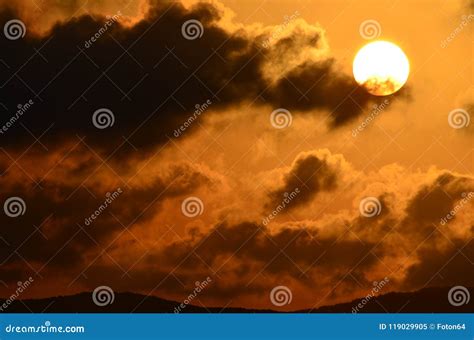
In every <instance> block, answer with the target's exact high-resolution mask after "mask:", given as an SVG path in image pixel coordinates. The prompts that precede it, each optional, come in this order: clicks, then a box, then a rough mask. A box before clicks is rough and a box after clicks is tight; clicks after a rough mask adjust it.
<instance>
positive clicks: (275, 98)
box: [0, 2, 374, 156]
mask: <svg viewBox="0 0 474 340" xmlns="http://www.w3.org/2000/svg"><path fill="white" fill-rule="evenodd" d="M219 16H220V13H219V12H218V10H217V9H216V8H214V7H213V6H211V5H209V4H200V5H197V6H195V7H193V8H192V9H191V10H186V9H185V8H184V7H183V6H182V5H181V4H179V3H167V2H165V3H162V2H157V3H155V4H154V6H153V7H152V8H151V9H150V11H149V13H148V15H147V16H146V17H145V18H144V19H143V20H141V21H139V22H138V23H137V24H136V25H134V26H131V27H125V26H122V25H121V24H120V23H112V24H111V25H109V26H107V25H105V22H106V18H100V17H97V18H96V19H93V18H92V17H90V16H82V17H79V18H74V19H71V20H69V21H67V22H64V23H60V24H57V25H56V26H54V27H53V29H52V30H51V32H50V33H49V34H47V35H46V36H44V37H36V36H32V35H29V34H27V35H26V37H25V38H23V39H19V40H8V39H6V38H4V37H2V39H0V50H1V51H2V64H1V65H0V72H1V75H2V79H3V80H2V84H0V86H1V90H2V104H3V108H4V109H5V111H4V112H3V113H2V119H3V122H4V123H5V122H6V121H8V120H9V119H10V118H11V116H12V115H14V114H15V111H16V108H17V106H18V105H19V104H24V103H26V102H28V101H29V100H30V99H31V100H33V102H34V105H33V106H32V107H31V108H29V110H28V111H27V112H25V113H24V114H23V115H22V116H21V118H20V119H19V120H18V121H17V122H16V123H15V124H13V126H12V127H10V128H9V129H8V131H6V132H5V133H4V134H2V135H1V136H0V138H1V140H2V145H4V146H5V147H8V148H15V147H19V146H21V145H22V144H29V143H31V142H32V141H34V139H32V136H31V134H30V132H32V133H33V134H34V135H35V136H40V135H41V134H42V133H43V132H44V131H45V130H46V129H47V128H48V127H50V130H48V132H46V133H45V135H44V136H43V137H42V141H43V142H44V143H46V144H47V145H50V146H51V147H53V146H54V145H56V143H57V142H58V141H60V140H63V139H68V138H71V136H75V135H76V134H77V135H81V136H86V138H87V140H88V141H89V142H90V143H92V144H93V145H94V146H96V147H97V149H98V150H101V151H104V150H107V153H111V152H112V151H114V156H120V155H122V154H124V153H127V154H130V153H133V152H135V153H136V152H140V153H142V154H143V152H144V151H146V150H149V149H151V148H152V147H153V146H154V145H156V144H159V143H163V142H164V141H166V140H167V137H166V136H167V135H169V136H171V135H172V132H173V130H174V129H175V128H177V127H178V126H180V125H181V124H182V123H183V122H184V121H185V120H186V119H187V118H188V117H189V116H190V115H191V114H192V111H193V109H194V106H195V105H196V104H201V103H204V102H205V101H206V100H208V99H210V100H211V101H212V102H213V104H212V105H213V107H212V108H213V109H214V108H215V109H222V108H226V107H228V106H230V105H235V104H239V103H241V102H243V101H252V102H254V101H255V103H256V104H268V105H270V106H272V107H284V108H286V109H289V110H295V111H307V112H310V111H311V112H314V111H317V110H324V111H328V112H330V114H331V122H332V123H331V124H332V125H334V126H338V125H340V124H343V123H345V122H347V121H349V120H350V119H352V118H354V117H356V116H357V115H359V114H361V112H362V111H363V110H364V108H365V107H367V105H368V103H369V102H370V101H371V100H373V99H374V97H373V96H370V95H369V94H367V93H366V92H365V91H364V90H363V89H362V88H361V87H359V86H357V84H356V83H355V82H354V80H353V79H352V77H351V76H349V75H345V74H343V73H341V72H340V70H338V69H337V66H336V65H335V61H334V60H332V59H327V60H321V61H310V60H308V61H306V62H305V63H303V64H300V65H297V66H295V67H291V68H289V69H286V70H283V73H282V74H280V75H278V77H277V78H276V79H275V80H269V78H268V77H267V76H268V74H266V73H267V71H266V65H267V64H268V59H269V56H272V58H274V57H275V53H277V54H278V55H282V56H284V55H285V54H289V53H294V51H295V50H298V48H301V49H303V48H307V47H308V46H304V44H312V45H316V43H317V42H318V41H319V39H321V36H320V35H318V34H315V33H314V32H308V33H305V32H304V31H301V29H299V30H296V31H295V33H294V34H296V33H298V35H299V37H300V38H299V39H296V40H293V39H292V38H285V39H281V41H277V42H276V43H275V44H274V46H273V45H272V46H271V47H269V48H262V46H261V44H260V41H261V40H262V39H263V38H265V37H266V35H263V34H262V33H255V32H245V31H237V32H235V33H233V34H230V33H228V32H227V31H225V30H224V29H222V28H220V27H219V25H218V23H217V22H218V20H219ZM16 17H17V14H15V13H13V12H11V11H6V10H5V11H3V12H2V14H1V15H0V25H4V24H5V23H6V22H7V21H8V20H10V19H12V18H16ZM191 19H196V20H199V21H200V22H201V23H202V25H203V27H204V33H203V35H202V37H201V38H199V39H196V40H187V39H185V38H184V37H183V35H182V33H181V27H182V25H183V23H184V22H186V21H187V20H191ZM104 25H105V26H104ZM104 27H107V30H106V31H103V28H104ZM101 29H102V30H101ZM99 31H101V32H102V33H101V34H100V37H98V38H97V41H95V42H91V41H90V39H91V37H92V36H94V35H96V34H97V33H98V32H99ZM305 34H306V35H305ZM87 41H89V43H88V44H87V43H86V42H87ZM296 43H297V44H300V45H301V46H295V44H296ZM85 45H88V46H89V48H86V46H85ZM275 58H276V57H275ZM99 108H108V109H110V110H111V111H112V112H113V113H114V116H115V124H114V125H113V126H112V127H110V128H107V129H105V130H100V129H97V128H95V127H94V125H93V124H92V115H93V113H94V112H95V111H96V110H97V109H99ZM27 129H28V130H29V131H28V130H27ZM190 129H192V127H191V128H190ZM123 137H126V138H128V140H129V142H130V143H132V144H133V145H134V146H135V147H136V148H137V149H138V151H136V150H135V149H133V148H131V147H130V145H129V144H128V143H124V139H123Z"/></svg>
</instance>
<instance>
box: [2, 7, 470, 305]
mask: <svg viewBox="0 0 474 340" xmlns="http://www.w3.org/2000/svg"><path fill="white" fill-rule="evenodd" d="M97 3H98V4H97ZM473 8H474V3H473V2H472V1H467V0H452V1H450V0H434V1H428V0H414V1H409V0H373V1H368V0H363V1H349V0H347V1H346V0H335V1H330V0H313V1H310V0H307V1H298V0H267V1H263V0H255V1H254V0H244V1H241V0H235V1H221V0H219V1H217V0H216V1H205V2H204V1H201V2H198V1H182V2H169V1H153V0H150V1H148V0H120V1H113V0H102V1H100V2H94V1H90V2H87V1H54V0H23V1H21V0H15V1H12V0H8V1H7V0H0V24H1V27H5V25H6V24H7V22H9V21H10V20H13V19H18V20H21V22H22V23H23V24H24V29H25V35H24V36H23V37H21V36H20V37H14V39H11V38H10V39H9V38H8V37H7V34H6V33H5V31H3V30H2V32H3V35H1V36H0V82H1V85H0V112H1V121H0V129H2V130H1V132H0V173H1V177H0V188H1V191H0V203H1V205H2V208H3V210H2V211H0V212H1V214H0V245H1V247H0V296H2V297H6V296H9V295H10V294H11V293H12V292H13V291H15V289H16V287H17V282H23V281H25V280H28V278H29V277H32V278H33V279H34V282H33V284H32V285H31V287H29V288H28V290H27V291H25V293H24V295H22V298H39V297H50V296H57V295H71V294H75V293H78V292H83V291H93V290H94V289H95V288H96V287H98V286H108V287H111V288H112V289H113V290H114V291H115V292H136V293H141V294H145V295H153V296H158V297H161V298H166V299H169V300H174V301H182V300H183V299H184V298H185V297H186V296H188V294H190V293H191V292H192V291H193V289H194V288H195V287H196V284H195V283H196V282H202V281H205V280H206V279H207V278H208V277H209V278H211V280H212V281H211V283H210V284H209V285H208V286H207V287H206V288H205V289H204V290H203V291H202V292H201V293H200V294H199V296H198V298H197V299H196V301H193V303H194V304H197V305H204V306H232V307H246V308H269V309H278V310H288V311H289V310H297V309H303V308H309V309H310V308H316V307H319V306H323V305H332V304H335V303H341V302H348V301H351V300H353V299H355V298H358V297H363V296H365V295H367V294H368V293H369V292H370V291H371V289H372V288H373V287H374V283H377V282H380V281H382V280H384V279H385V278H387V280H388V283H387V285H385V286H384V287H383V290H382V292H381V293H388V292H391V291H396V292H398V291H414V290H418V289H421V288H424V287H430V286H437V287H439V286H442V287H451V286H465V287H473V286H474V275H473V274H472V273H473V272H474V271H473V270H474V242H473V235H474V210H473V206H474V194H471V192H473V191H474V153H473V146H474V121H473V119H474V117H473V108H474V99H473V98H474V87H473V79H474V69H473V64H472V60H473V51H474V50H473V34H472V33H473V25H474V16H473ZM188 20H195V22H196V21H197V22H198V23H199V24H200V25H202V26H201V28H202V30H201V31H200V32H198V33H200V34H198V35H194V34H195V32H192V31H189V32H187V33H186V31H185V30H184V24H185V23H186V22H187V21H188ZM368 20H370V22H371V23H375V26H373V27H371V28H374V29H375V32H373V31H372V32H371V31H368V33H367V32H366V33H364V32H363V30H362V28H363V24H364V23H366V22H367V21H368ZM106 22H108V23H109V24H108V25H107V23H106ZM103 27H107V29H106V30H105V31H104V30H102V31H100V29H101V28H103ZM193 28H197V29H198V31H199V30H200V29H201V28H200V27H199V26H194V27H193ZM99 31H100V32H101V33H98V32H99ZM188 34H190V35H191V36H187V35H188ZM367 35H371V36H370V37H369V36H367ZM91 37H96V38H94V40H95V41H91ZM374 40H387V41H390V42H393V43H395V44H396V45H398V46H399V47H400V48H401V49H402V50H403V51H404V53H405V54H406V56H407V57H408V60H409V63H410V74H409V77H408V81H407V83H406V84H405V86H404V87H402V89H401V90H400V91H398V92H396V93H395V94H393V95H389V96H373V95H371V94H370V93H368V92H367V91H366V89H365V88H363V87H362V86H359V85H357V83H356V82H355V80H354V78H353V75H352V63H353V60H354V57H355V55H356V53H357V51H358V50H359V49H360V48H361V47H363V46H364V45H365V44H367V43H369V42H371V41H374ZM27 103H28V105H25V104H27ZM19 105H22V106H21V107H22V108H23V109H20V110H22V113H21V114H20V115H19V118H18V120H16V121H15V122H14V123H13V124H9V125H11V126H8V127H7V126H6V125H5V124H6V123H7V122H10V121H11V117H12V116H15V115H16V112H17V110H19ZM25 107H26V109H25ZM100 109H107V110H100ZM196 110H197V113H196ZM276 110H277V111H276ZM23 111H24V112H23ZM275 111H276V113H275V114H274V115H272V112H275ZM104 112H105V114H106V115H108V116H107V117H108V118H112V120H111V121H108V122H107V124H108V125H107V126H103V125H102V126H100V128H98V127H97V125H100V122H97V121H94V113H98V114H103V113H104ZM450 113H451V115H450ZM17 116H18V115H17ZM276 116H278V118H275V117H276ZM453 116H456V119H455V120H453V119H449V118H450V117H451V118H452V117H453ZM282 118H283V120H280V119H282ZM459 119H461V120H459ZM469 120H470V124H468V121H469ZM112 121H113V122H112ZM102 124H103V122H102ZM1 126H3V128H1ZM295 191H296V192H295ZM109 196H110V197H112V196H113V199H112V200H110V197H109ZM12 197H15V198H21V200H22V201H23V202H24V206H23V210H24V211H23V213H24V214H20V215H19V216H14V217H12V216H8V215H9V214H7V213H6V211H5V209H6V208H5V207H6V202H7V200H8V199H9V198H12ZM107 198H109V203H107V207H106V208H105V209H103V211H102V210H101V212H100V214H98V216H97V217H96V218H95V219H93V220H92V221H91V220H89V221H87V220H86V219H87V218H89V217H90V216H91V215H92V214H94V212H95V211H98V209H100V207H101V205H103V204H104V202H105V201H106V199H107ZM367 198H371V201H372V202H374V200H375V202H377V203H378V204H379V206H378V207H377V206H376V207H375V208H376V210H377V211H376V213H375V214H371V212H369V213H367V212H365V213H364V211H361V210H363V209H361V207H362V205H361V202H366V201H367ZM285 200H286V201H287V202H286V203H284V205H285V207H284V208H283V209H280V208H279V205H280V206H281V205H282V202H285ZM190 201H191V202H193V203H194V204H195V205H192V204H191V206H188V205H187V204H186V203H188V202H190ZM194 208H196V209H197V210H193V209H194ZM277 210H278V213H276V214H274V215H272V213H273V212H274V211H277ZM451 211H454V212H455V213H454V214H452V218H451V215H450V214H451ZM10 215H12V214H10ZM269 215H272V218H268V216H269ZM368 215H373V216H368ZM448 215H450V218H449V220H448V221H447V222H446V221H445V220H443V219H444V218H446V216H448ZM279 286H284V287H286V288H288V290H289V291H290V292H291V297H292V299H291V303H288V304H285V305H283V306H276V305H275V303H272V299H271V298H270V297H271V292H272V290H273V289H274V288H275V287H279Z"/></svg>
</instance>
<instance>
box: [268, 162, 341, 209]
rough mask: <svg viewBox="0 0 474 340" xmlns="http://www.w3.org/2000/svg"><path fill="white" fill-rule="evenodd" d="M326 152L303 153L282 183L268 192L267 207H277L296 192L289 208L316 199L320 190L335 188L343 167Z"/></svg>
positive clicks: (284, 176)
mask: <svg viewBox="0 0 474 340" xmlns="http://www.w3.org/2000/svg"><path fill="white" fill-rule="evenodd" d="M331 157H332V156H331V155H329V154H325V153H303V154H301V155H300V156H299V157H298V158H297V159H296V160H295V162H294V163H293V165H292V167H291V170H290V171H289V172H288V173H286V174H284V175H283V180H282V182H283V183H282V184H281V186H280V187H278V188H277V189H275V190H273V191H272V192H270V193H269V194H268V199H269V202H268V203H267V205H266V207H267V208H269V209H271V208H275V207H276V206H278V205H279V204H281V202H282V201H283V200H284V199H285V198H286V197H288V195H290V194H291V193H295V196H294V198H292V199H291V202H290V203H289V204H288V205H287V209H293V208H296V207H298V206H302V205H304V204H306V203H308V202H310V201H311V200H312V199H314V198H315V197H316V196H317V195H318V194H319V193H320V192H324V191H331V190H335V189H336V188H337V185H338V181H339V180H340V179H339V178H338V176H339V174H340V172H341V169H340V164H337V163H335V162H334V161H332V162H331V161H330V158H331Z"/></svg>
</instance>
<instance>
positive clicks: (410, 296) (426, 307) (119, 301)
mask: <svg viewBox="0 0 474 340" xmlns="http://www.w3.org/2000/svg"><path fill="white" fill-rule="evenodd" d="M450 289H451V287H441V288H425V289H422V290H419V291H416V292H404V293H398V292H397V293H395V292H394V293H387V294H384V295H379V296H377V297H372V298H370V299H367V298H360V299H356V300H353V301H351V302H347V303H341V304H336V305H333V306H323V307H319V308H317V309H314V310H307V309H306V310H297V311H294V312H300V313H353V312H358V313H472V312H474V302H473V301H472V299H469V300H468V301H467V303H465V304H463V305H461V306H453V305H452V304H451V303H450V302H449V300H448V292H449V290H450ZM468 290H469V291H470V292H474V289H473V288H472V287H471V288H468ZM5 301H6V300H5V299H0V306H1V305H2V304H3V303H4V302H5ZM180 304H181V302H175V301H170V300H165V299H161V298H158V297H155V296H145V295H141V294H135V293H115V297H114V300H113V302H112V303H111V304H108V305H105V306H102V307H101V306H98V305H96V304H95V303H94V302H93V300H92V293H80V294H76V295H70V296H57V297H51V298H44V299H28V300H15V301H13V302H12V303H11V304H10V305H9V306H8V307H7V308H3V312H4V313H174V312H175V308H176V307H178V306H179V305H180ZM359 304H360V306H362V307H359V308H358V309H356V308H357V306H358V305H359ZM180 312H181V313H278V312H283V311H282V310H278V307H275V308H274V309H273V310H264V309H246V308H234V307H224V308H216V307H209V308H207V307H199V306H195V305H187V306H186V307H185V308H182V309H181V311H180Z"/></svg>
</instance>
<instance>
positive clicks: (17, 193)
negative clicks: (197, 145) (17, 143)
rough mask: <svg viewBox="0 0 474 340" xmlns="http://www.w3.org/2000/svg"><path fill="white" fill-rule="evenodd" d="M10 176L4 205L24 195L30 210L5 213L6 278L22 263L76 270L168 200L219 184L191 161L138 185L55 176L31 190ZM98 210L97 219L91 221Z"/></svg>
mask: <svg viewBox="0 0 474 340" xmlns="http://www.w3.org/2000/svg"><path fill="white" fill-rule="evenodd" d="M69 175H70V174H69ZM65 176H66V177H67V176H68V174H66V175H65ZM7 180H8V181H10V182H13V180H12V179H11V178H10V177H9V178H8V179H3V181H4V183H5V187H4V190H3V192H2V194H1V195H0V201H1V202H2V207H3V204H4V202H5V201H6V200H7V199H8V198H10V197H21V199H23V201H24V202H25V206H26V211H25V214H24V215H22V216H19V217H16V218H11V217H8V216H7V215H6V214H4V213H3V211H2V214H0V225H2V230H1V231H0V237H1V240H2V247H1V248H0V263H1V264H2V269H1V270H0V272H1V273H2V275H1V276H2V278H3V280H4V281H9V280H12V281H15V280H17V279H18V278H17V277H16V273H17V270H13V271H11V270H12V268H13V269H15V268H17V266H18V265H19V264H20V265H21V264H23V265H25V264H26V265H27V267H24V269H27V268H28V267H30V269H32V268H36V270H39V269H41V271H42V270H43V269H44V267H46V266H47V267H48V269H49V270H50V269H51V268H58V269H59V270H61V271H64V272H67V271H69V270H73V271H74V270H75V271H76V272H77V266H80V265H81V264H82V262H83V261H84V259H85V258H86V257H87V255H88V254H90V253H91V252H92V253H95V254H97V253H100V251H101V250H102V249H106V248H107V247H108V246H110V245H111V241H112V240H114V239H115V238H116V237H117V234H119V233H121V232H124V231H125V230H126V229H127V228H128V229H130V230H131V229H133V228H136V227H137V226H140V225H143V223H145V222H147V221H150V219H151V218H153V217H154V216H155V215H156V213H157V211H159V210H160V208H161V206H162V204H163V202H164V201H165V200H166V199H169V198H172V197H177V196H179V195H183V194H185V193H187V192H192V191H194V190H196V189H197V188H199V187H202V186H212V184H213V183H215V181H214V179H212V178H210V177H208V176H207V175H206V174H204V173H202V172H200V171H198V170H196V169H194V168H192V167H191V166H189V165H176V166H172V167H170V168H169V169H168V171H163V174H162V175H161V176H156V178H154V179H148V182H147V183H144V184H142V185H137V184H136V183H135V185H133V186H132V185H130V186H129V185H127V184H126V183H120V182H118V183H117V182H115V181H113V182H112V183H102V184H101V185H100V186H99V183H100V180H99V182H95V181H92V182H91V181H84V183H83V184H82V185H80V186H78V185H77V183H75V182H72V183H68V182H67V181H65V180H63V181H62V182H61V183H58V182H55V181H54V179H53V180H44V181H42V183H41V187H37V188H31V187H27V186H25V184H24V183H21V182H13V183H8V185H6V184H7V183H6V182H7ZM114 182H115V183H114ZM111 198H112V199H111ZM107 199H109V201H108V202H106V201H107ZM97 211H99V212H100V213H99V214H98V215H97V217H96V218H95V219H90V217H91V215H92V214H94V213H95V212H97ZM86 219H89V221H86ZM3 243H5V244H3ZM20 254H21V255H20ZM28 271H29V269H28ZM41 271H40V274H41Z"/></svg>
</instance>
